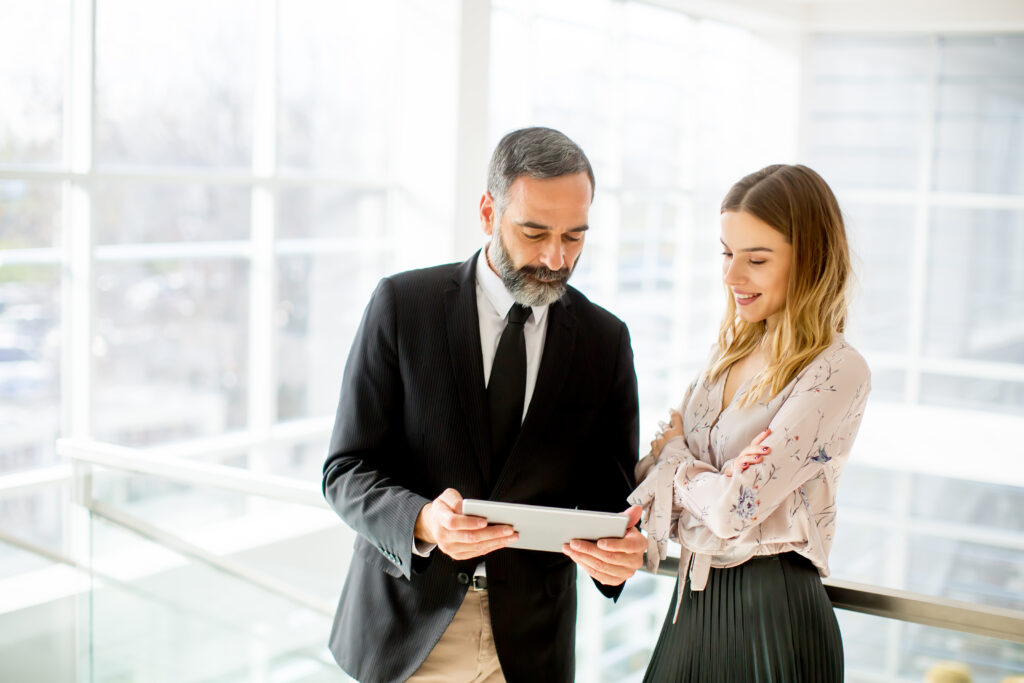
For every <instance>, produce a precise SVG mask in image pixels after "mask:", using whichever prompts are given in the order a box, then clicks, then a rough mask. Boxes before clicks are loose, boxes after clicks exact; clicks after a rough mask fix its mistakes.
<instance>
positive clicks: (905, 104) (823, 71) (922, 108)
mask: <svg viewBox="0 0 1024 683" xmlns="http://www.w3.org/2000/svg"><path fill="white" fill-rule="evenodd" d="M931 55H932V48H931V43H930V39H929V38H927V37H881V36H872V37H870V38H859V37H848V36H815V37H813V38H812V39H811V40H810V42H809V50H808V53H807V60H806V62H805V65H806V66H805V68H806V70H807V76H806V96H805V97H806V102H807V111H806V123H805V129H804V131H803V132H804V135H805V139H806V150H807V157H806V158H807V159H808V162H807V163H808V165H809V166H811V167H812V168H814V169H815V170H817V171H818V172H819V173H821V174H822V175H823V176H824V177H825V178H826V179H827V180H828V181H829V183H830V184H831V185H832V186H833V187H834V188H836V189H840V188H846V187H878V188H886V189H913V188H914V187H915V186H916V185H917V178H918V174H919V172H920V163H919V161H920V156H921V152H920V150H921V145H922V144H923V142H924V141H923V140H922V138H921V133H920V131H921V130H923V126H924V124H925V121H926V116H927V115H928V111H927V106H926V105H927V102H928V98H927V91H928V77H929V71H930V61H931Z"/></svg>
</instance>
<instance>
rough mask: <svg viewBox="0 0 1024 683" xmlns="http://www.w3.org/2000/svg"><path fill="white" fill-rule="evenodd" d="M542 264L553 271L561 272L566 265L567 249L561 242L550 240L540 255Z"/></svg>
mask: <svg viewBox="0 0 1024 683" xmlns="http://www.w3.org/2000/svg"><path fill="white" fill-rule="evenodd" d="M540 262H541V263H543V264H544V265H545V266H546V267H547V268H550V269H551V270H561V269H562V266H564V265H565V247H564V246H563V245H562V241H561V240H550V241H549V242H548V243H547V244H545V245H544V249H543V250H542V251H541V254H540Z"/></svg>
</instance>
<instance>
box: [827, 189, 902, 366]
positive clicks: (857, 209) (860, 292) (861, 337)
mask: <svg viewBox="0 0 1024 683" xmlns="http://www.w3.org/2000/svg"><path fill="white" fill-rule="evenodd" d="M841 206H842V209H843V213H844V218H845V219H846V230H847V236H848V238H849V241H850V251H851V256H852V259H853V265H854V272H855V274H856V280H855V282H854V286H853V289H852V291H851V294H852V306H851V310H850V326H849V329H848V331H847V337H848V338H849V340H850V343H852V344H853V345H854V346H855V347H857V349H858V350H859V351H860V352H861V353H870V352H872V351H878V352H883V353H892V354H901V353H907V352H908V351H909V339H910V329H909V326H910V303H911V296H910V291H911V265H912V262H913V255H914V248H913V245H914V209H913V208H912V207H906V206H882V205H867V204H857V203H853V202H847V203H844V204H842V205H841Z"/></svg>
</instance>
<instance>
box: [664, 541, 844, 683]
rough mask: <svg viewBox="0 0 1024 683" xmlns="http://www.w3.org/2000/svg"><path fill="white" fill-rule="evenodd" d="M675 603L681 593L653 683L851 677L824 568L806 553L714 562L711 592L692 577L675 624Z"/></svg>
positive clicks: (814, 682)
mask: <svg viewBox="0 0 1024 683" xmlns="http://www.w3.org/2000/svg"><path fill="white" fill-rule="evenodd" d="M678 588H679V587H678V585H677V586H676V589H677V590H678ZM675 595H676V594H673V596H675ZM675 609H676V605H675V599H673V600H672V604H671V605H670V606H669V609H668V616H667V617H666V618H665V623H664V625H663V626H662V628H661V635H660V636H659V637H658V644H657V645H656V646H655V648H654V654H653V655H652V656H651V663H650V665H649V666H648V668H647V675H646V676H644V681H645V682H647V681H651V682H655V683H662V682H667V681H672V682H673V683H674V682H676V681H689V682H691V683H712V682H719V681H721V683H741V682H747V681H750V682H752V683H753V682H756V683H803V682H805V681H806V682H808V683H833V682H840V681H842V680H843V641H842V636H841V635H840V633H839V623H838V622H837V621H836V615H835V612H834V610H833V609H832V603H831V601H830V600H829V598H828V595H827V594H826V593H825V587H824V586H823V585H822V583H821V577H820V576H819V575H818V570H817V569H815V568H814V565H813V564H811V562H810V560H808V559H806V558H804V557H803V556H801V555H798V554H796V553H785V554H783V555H770V556H767V557H756V558H753V559H751V560H748V561H747V562H744V563H743V564H741V565H739V566H737V567H730V568H728V569H716V568H712V569H711V573H710V575H709V576H708V582H707V586H706V587H705V588H704V590H703V591H698V592H696V593H691V592H690V585H689V582H687V585H686V588H685V592H684V593H683V597H682V604H681V606H680V608H679V618H678V619H677V620H676V623H674V624H673V623H672V616H673V614H674V613H675Z"/></svg>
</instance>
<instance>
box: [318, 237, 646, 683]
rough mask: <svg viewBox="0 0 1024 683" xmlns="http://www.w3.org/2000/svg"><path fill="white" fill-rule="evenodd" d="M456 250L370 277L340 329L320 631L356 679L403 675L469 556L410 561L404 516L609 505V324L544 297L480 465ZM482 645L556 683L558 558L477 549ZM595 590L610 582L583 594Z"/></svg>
mask: <svg viewBox="0 0 1024 683" xmlns="http://www.w3.org/2000/svg"><path fill="white" fill-rule="evenodd" d="M477 256H478V255H474V256H473V257H472V258H471V259H469V261H467V262H465V263H463V264H450V265H445V266H437V267H434V268H428V269H424V270H418V271H410V272H407V273H401V274H398V275H394V276H391V277H389V278H385V279H384V280H382V281H381V283H380V284H379V285H378V287H377V289H376V291H375V292H374V294H373V296H372V298H371V300H370V303H369V305H368V306H367V309H366V313H365V314H364V317H363V321H362V323H361V325H360V327H359V331H358V332H357V334H356V339H355V341H354V342H353V345H352V349H351V351H350V354H349V359H348V363H347V365H346V368H345V373H344V377H343V379H342V389H341V399H340V401H339V406H338V414H337V417H336V421H335V426H334V433H333V435H332V437H331V445H330V452H329V454H328V457H327V460H326V462H325V463H324V478H323V487H324V495H325V497H326V498H327V501H328V502H329V503H330V504H331V506H332V507H333V508H334V509H335V510H336V511H337V513H338V514H339V516H340V517H341V518H342V519H343V520H344V521H345V522H346V523H347V524H348V525H349V526H351V527H352V528H353V529H354V530H355V531H356V532H358V534H359V536H358V538H357V540H356V544H355V549H354V556H353V560H352V564H351V567H350V569H349V574H348V577H347V578H346V581H345V586H344V588H343V590H342V595H341V599H340V601H339V606H338V612H337V615H336V617H335V621H334V627H333V629H332V632H331V637H330V647H331V651H332V652H333V653H334V656H335V658H336V659H337V660H338V663H339V664H340V665H341V667H342V668H343V669H345V671H347V672H348V673H349V674H350V675H352V676H353V677H355V678H356V679H358V680H360V681H363V683H375V682H378V681H380V682H384V681H400V680H405V679H406V678H408V677H409V676H410V675H411V674H412V673H413V672H414V671H415V670H416V668H417V667H418V666H419V665H420V663H421V662H422V661H423V660H424V659H425V658H426V656H427V654H428V653H429V652H430V650H431V649H432V648H433V646H434V644H435V643H437V641H438V639H440V637H441V635H442V633H443V632H444V630H445V628H446V627H447V626H448V624H449V623H450V621H451V619H452V617H453V616H454V614H455V612H456V611H457V610H458V607H459V605H460V604H461V602H462V599H463V596H464V595H465V592H466V586H465V585H463V584H461V583H460V582H459V581H458V580H457V577H458V575H459V573H462V572H465V573H470V574H471V573H472V571H473V567H474V566H475V564H476V562H477V560H470V561H467V562H456V561H454V560H452V559H451V558H449V557H447V556H446V555H444V554H443V553H441V552H440V551H437V550H435V551H434V552H433V553H432V554H431V556H430V557H428V558H422V557H417V556H415V555H413V554H412V538H413V527H414V525H415V521H416V516H417V514H418V513H419V510H420V509H421V508H422V506H423V505H425V504H426V503H427V502H429V501H430V500H432V499H433V498H435V497H436V496H437V495H439V494H440V493H441V491H443V490H444V489H445V488H448V487H452V488H455V489H457V490H458V491H459V492H460V493H461V494H462V495H463V496H464V497H467V498H469V497H473V498H485V499H491V500H502V501H510V502H517V503H532V504H537V505H551V506H556V507H580V508H588V509H594V510H610V511H618V510H622V509H624V508H625V507H626V496H627V495H628V494H629V492H630V491H631V490H632V488H633V485H634V480H633V465H634V464H635V462H636V454H637V446H638V439H639V436H638V434H639V432H638V415H637V390H636V375H635V372H634V370H633V354H632V349H631V347H630V342H629V333H628V331H627V330H626V326H625V325H624V324H623V323H622V322H621V321H620V320H618V319H617V318H615V317H614V316H612V315H611V314H609V313H608V312H606V311H604V310H603V309H601V308H599V307H598V306H595V305H594V304H592V303H590V302H589V301H588V300H587V299H586V298H585V297H584V296H583V295H582V294H580V293H579V292H577V291H576V290H574V289H572V288H569V290H568V291H567V293H566V294H565V296H563V297H562V299H560V300H559V301H558V302H556V303H554V304H552V306H551V309H550V311H549V314H550V315H551V316H552V317H551V319H550V321H549V323H548V330H547V336H546V338H545V344H544V353H543V357H542V360H541V367H540V370H539V374H538V378H537V386H536V390H535V392H534V395H533V398H532V400H531V402H530V407H529V411H528V412H527V415H526V418H525V420H524V422H523V427H522V431H521V432H520V435H519V438H518V440H517V441H516V443H515V445H514V446H513V448H512V451H511V453H510V454H509V456H508V460H507V461H506V463H505V465H504V467H502V468H501V470H500V471H494V468H492V466H491V460H492V454H491V452H490V451H491V445H490V443H491V441H490V433H489V430H490V426H489V424H490V420H489V415H488V412H487V411H488V407H487V405H488V404H487V397H486V393H485V388H484V377H483V362H482V359H481V351H480V332H479V321H478V319H477V308H476V289H475V281H474V268H475V263H476V258H477ZM486 563H487V576H488V582H489V590H488V593H489V599H490V607H491V617H492V622H493V630H494V638H495V644H496V646H497V650H498V656H499V659H500V660H501V664H502V670H503V671H504V673H505V676H506V678H507V679H508V680H509V681H510V682H511V683H515V682H516V681H531V682H534V681H538V680H542V681H571V680H572V679H573V672H574V661H573V649H574V634H575V618H576V594H575V580H576V570H575V566H574V565H573V564H572V563H571V561H570V560H569V559H568V558H567V557H565V556H563V555H561V554H558V553H540V552H534V551H525V550H513V549H505V550H501V551H498V552H495V553H491V554H490V555H488V556H487V558H486ZM599 588H600V589H601V591H602V592H603V593H605V595H608V596H609V597H613V598H614V597H617V596H618V594H619V592H620V591H621V587H618V588H609V587H605V586H599Z"/></svg>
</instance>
